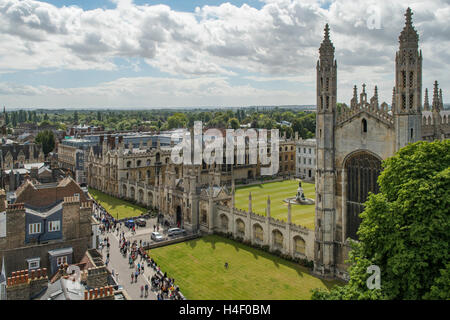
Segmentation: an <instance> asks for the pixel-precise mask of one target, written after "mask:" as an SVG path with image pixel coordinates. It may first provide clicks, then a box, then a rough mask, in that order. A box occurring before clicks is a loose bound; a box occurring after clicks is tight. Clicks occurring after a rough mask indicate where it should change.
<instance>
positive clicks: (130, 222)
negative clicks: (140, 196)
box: [124, 219, 134, 228]
mask: <svg viewBox="0 0 450 320" xmlns="http://www.w3.org/2000/svg"><path fill="white" fill-rule="evenodd" d="M124 224H125V227H128V228H133V227H134V220H131V219H130V220H127V221H125V223H124Z"/></svg>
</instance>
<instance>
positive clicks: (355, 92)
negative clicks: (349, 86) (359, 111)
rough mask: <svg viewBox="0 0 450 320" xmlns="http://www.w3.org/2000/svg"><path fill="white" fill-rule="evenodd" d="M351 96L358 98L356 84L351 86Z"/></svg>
mask: <svg viewBox="0 0 450 320" xmlns="http://www.w3.org/2000/svg"><path fill="white" fill-rule="evenodd" d="M353 98H355V99H357V100H358V88H357V87H356V84H355V85H354V87H353Z"/></svg>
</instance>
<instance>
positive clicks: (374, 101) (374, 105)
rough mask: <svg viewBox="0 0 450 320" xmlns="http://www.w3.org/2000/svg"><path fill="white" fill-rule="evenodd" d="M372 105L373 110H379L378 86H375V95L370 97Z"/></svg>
mask: <svg viewBox="0 0 450 320" xmlns="http://www.w3.org/2000/svg"><path fill="white" fill-rule="evenodd" d="M370 106H371V108H372V109H373V110H378V108H379V106H378V88H377V86H375V90H374V93H373V97H372V98H371V99H370Z"/></svg>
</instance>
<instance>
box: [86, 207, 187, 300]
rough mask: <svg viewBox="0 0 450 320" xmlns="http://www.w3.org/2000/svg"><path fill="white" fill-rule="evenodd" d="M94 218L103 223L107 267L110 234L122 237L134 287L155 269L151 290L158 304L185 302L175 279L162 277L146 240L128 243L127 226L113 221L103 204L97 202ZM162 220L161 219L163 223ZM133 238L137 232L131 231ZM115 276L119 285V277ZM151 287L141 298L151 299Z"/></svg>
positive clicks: (145, 287)
mask: <svg viewBox="0 0 450 320" xmlns="http://www.w3.org/2000/svg"><path fill="white" fill-rule="evenodd" d="M94 216H95V217H96V219H97V220H98V221H100V222H101V223H100V230H101V233H102V235H103V236H104V238H103V241H100V244H99V246H100V250H101V252H102V254H103V249H104V248H106V260H105V265H106V266H108V264H109V257H110V256H109V254H110V253H109V252H110V247H111V245H110V242H109V237H108V236H107V234H108V233H112V232H115V233H116V235H117V236H118V237H119V250H120V253H121V254H122V256H123V258H124V259H128V264H129V266H130V269H133V271H132V272H131V283H132V284H133V283H137V282H138V278H139V277H141V276H143V275H144V270H145V267H146V266H147V267H149V268H152V270H153V271H154V274H153V275H152V276H151V277H150V276H148V279H147V280H148V282H150V283H151V290H152V291H153V292H155V293H156V297H157V300H181V299H184V296H183V295H182V294H181V292H180V290H179V287H178V286H175V284H174V283H175V279H173V278H169V277H167V273H164V274H163V273H162V272H161V269H160V267H159V266H158V265H157V263H156V261H154V260H153V258H151V257H150V256H149V255H148V253H147V252H146V251H145V249H144V246H143V242H142V239H141V240H139V241H137V240H133V241H131V240H130V239H127V238H126V236H125V231H124V230H123V228H122V227H123V223H122V222H120V221H117V220H116V219H114V217H112V216H111V215H110V214H109V213H108V212H107V211H106V210H105V209H104V208H103V207H102V206H101V205H100V204H99V203H97V202H95V201H94ZM159 220H160V219H158V222H159ZM153 227H154V230H155V229H158V230H159V225H157V226H153ZM128 230H129V231H131V234H134V233H135V229H134V226H133V229H131V228H130V227H128ZM112 275H113V276H114V277H115V278H116V281H118V277H119V274H118V273H116V274H114V271H113V273H112ZM149 290H150V288H149V285H148V284H147V283H146V284H145V285H141V287H140V292H141V298H143V297H145V298H147V297H148V293H149Z"/></svg>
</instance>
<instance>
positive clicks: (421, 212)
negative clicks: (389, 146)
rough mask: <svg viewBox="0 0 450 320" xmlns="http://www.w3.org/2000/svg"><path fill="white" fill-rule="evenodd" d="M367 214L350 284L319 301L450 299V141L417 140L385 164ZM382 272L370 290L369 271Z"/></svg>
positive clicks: (354, 252)
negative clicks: (370, 268)
mask: <svg viewBox="0 0 450 320" xmlns="http://www.w3.org/2000/svg"><path fill="white" fill-rule="evenodd" d="M383 167H384V170H383V172H382V173H381V174H380V176H379V178H378V184H379V186H380V192H379V193H378V194H371V195H369V197H368V200H367V202H366V203H365V210H364V212H362V213H361V218H362V222H361V224H360V227H359V230H358V236H359V239H360V241H359V242H358V243H354V244H353V250H352V251H351V252H350V255H349V258H350V263H351V267H350V268H349V273H350V281H349V283H348V284H347V285H345V286H343V287H340V288H334V289H332V290H331V292H330V293H327V292H324V291H320V290H315V291H314V292H313V296H312V298H313V299H450V281H449V278H450V261H449V249H450V248H449V244H450V209H449V208H450V203H449V202H450V140H444V141H435V142H423V141H421V142H417V143H414V144H411V145H408V146H406V147H404V148H402V149H401V150H400V151H399V152H398V153H397V154H396V155H394V156H393V157H391V158H389V159H387V160H385V161H384V162H383ZM370 265H377V266H378V267H379V268H380V271H381V288H380V289H378V290H377V289H373V290H370V289H368V288H367V286H366V280H367V278H368V277H369V276H370V275H369V274H368V273H367V267H368V266H370Z"/></svg>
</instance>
